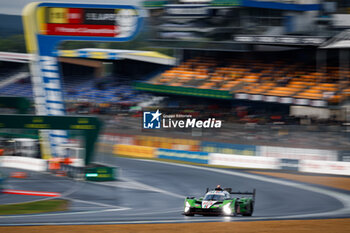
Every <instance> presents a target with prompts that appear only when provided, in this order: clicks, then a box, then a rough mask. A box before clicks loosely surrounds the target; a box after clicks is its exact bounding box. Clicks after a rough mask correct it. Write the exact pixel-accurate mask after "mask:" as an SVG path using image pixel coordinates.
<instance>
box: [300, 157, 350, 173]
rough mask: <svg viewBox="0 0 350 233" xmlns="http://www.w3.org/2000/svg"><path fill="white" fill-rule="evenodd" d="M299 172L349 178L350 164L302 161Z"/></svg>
mask: <svg viewBox="0 0 350 233" xmlns="http://www.w3.org/2000/svg"><path fill="white" fill-rule="evenodd" d="M299 171H301V172H313V173H323V174H334V175H347V176H349V175H350V162H335V161H314V160H302V161H300V164H299Z"/></svg>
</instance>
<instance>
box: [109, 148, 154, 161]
mask: <svg viewBox="0 0 350 233" xmlns="http://www.w3.org/2000/svg"><path fill="white" fill-rule="evenodd" d="M154 152H155V148H153V147H148V146H134V145H115V146H114V148H113V154H115V155H126V156H131V157H137V158H155V153H154Z"/></svg>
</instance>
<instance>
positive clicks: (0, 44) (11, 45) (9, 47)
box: [0, 34, 26, 53]
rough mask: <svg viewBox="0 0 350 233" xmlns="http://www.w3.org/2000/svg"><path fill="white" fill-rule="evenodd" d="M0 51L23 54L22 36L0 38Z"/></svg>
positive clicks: (23, 41) (24, 46)
mask: <svg viewBox="0 0 350 233" xmlns="http://www.w3.org/2000/svg"><path fill="white" fill-rule="evenodd" d="M0 51H1V52H17V53H25V52H26V45H25V40H24V35H23V34H20V35H13V36H9V37H6V38H0Z"/></svg>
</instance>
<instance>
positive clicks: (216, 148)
mask: <svg viewBox="0 0 350 233" xmlns="http://www.w3.org/2000/svg"><path fill="white" fill-rule="evenodd" d="M201 149H202V151H205V152H209V153H222V154H236V155H249V156H253V155H255V154H256V146H252V145H239V144H230V143H221V142H206V141H202V143H201Z"/></svg>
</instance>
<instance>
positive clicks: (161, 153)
mask: <svg viewBox="0 0 350 233" xmlns="http://www.w3.org/2000/svg"><path fill="white" fill-rule="evenodd" d="M156 155H157V157H158V158H159V159H171V160H178V161H184V162H191V163H202V164H208V159H209V153H206V152H197V151H184V150H169V149H158V150H157V151H156Z"/></svg>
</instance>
